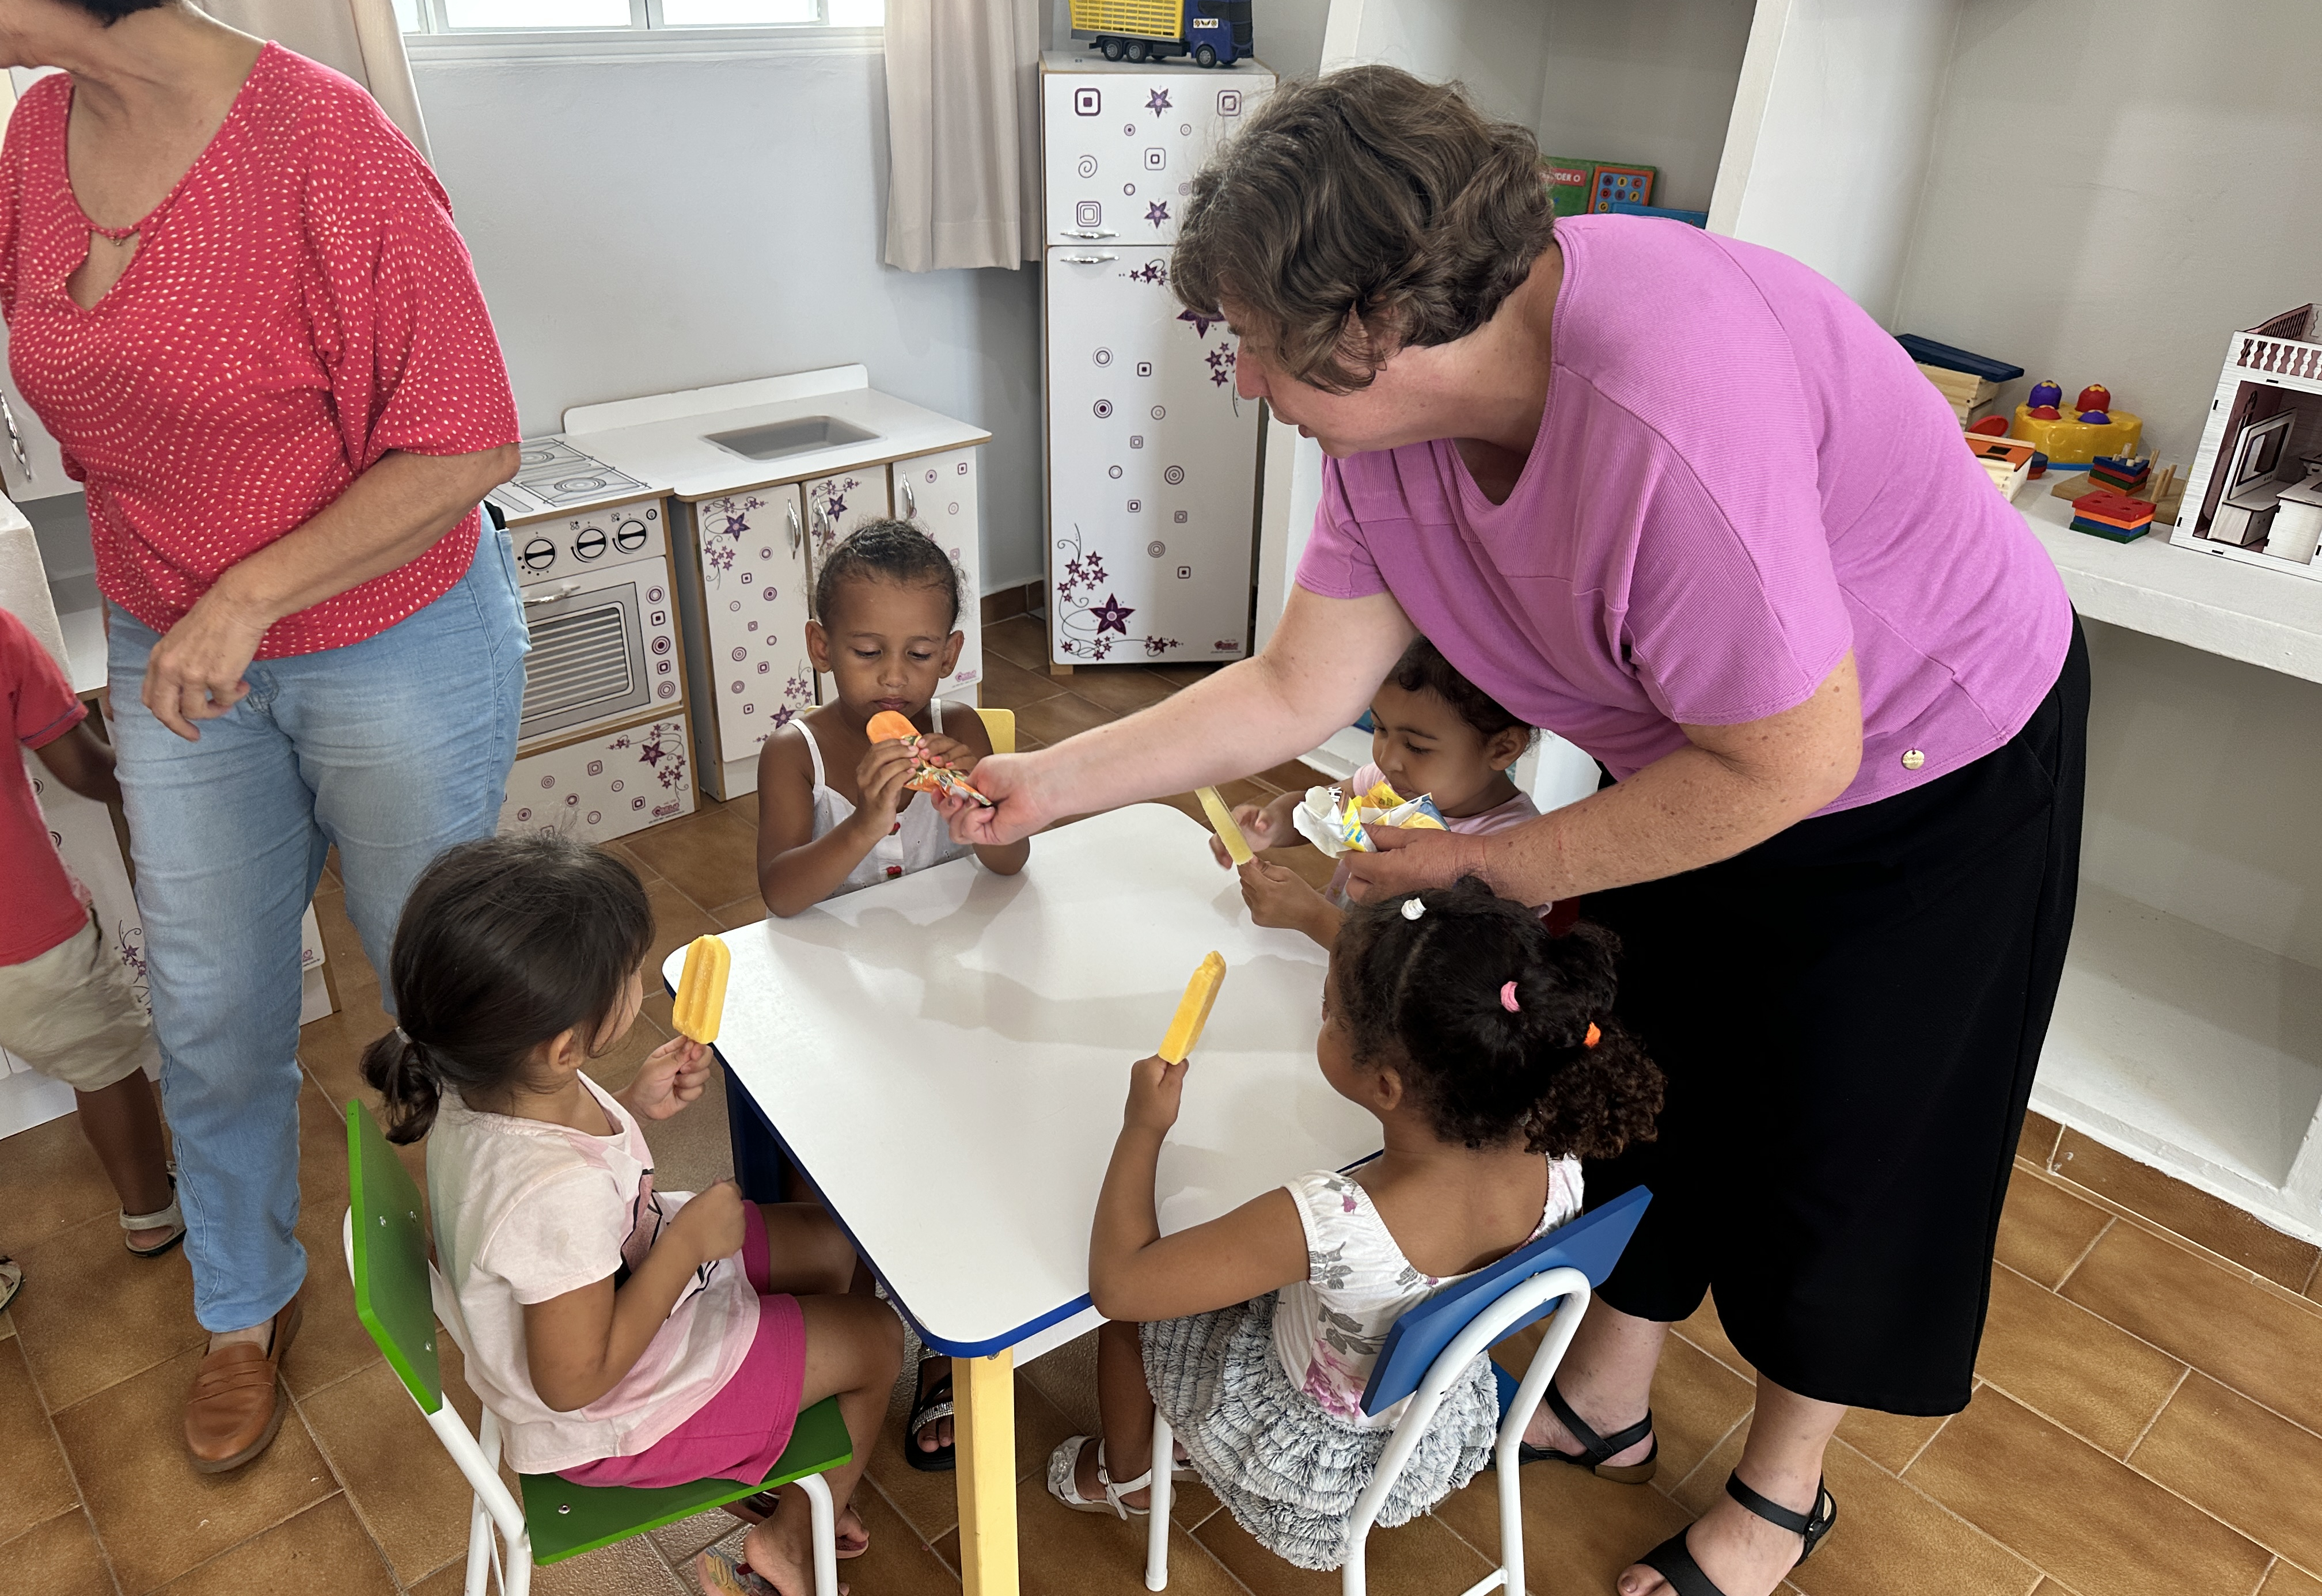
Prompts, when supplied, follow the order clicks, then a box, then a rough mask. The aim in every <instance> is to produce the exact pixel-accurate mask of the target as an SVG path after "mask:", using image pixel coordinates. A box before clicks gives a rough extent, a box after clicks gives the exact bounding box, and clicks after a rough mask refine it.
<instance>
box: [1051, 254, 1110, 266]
mask: <svg viewBox="0 0 2322 1596" xmlns="http://www.w3.org/2000/svg"><path fill="white" fill-rule="evenodd" d="M1056 259H1057V260H1063V261H1065V262H1067V263H1068V264H1071V265H1074V266H1102V265H1103V264H1104V263H1105V262H1106V261H1108V260H1120V256H1118V255H1059V256H1057V257H1056Z"/></svg>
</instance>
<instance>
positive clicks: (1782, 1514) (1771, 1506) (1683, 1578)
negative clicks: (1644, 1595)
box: [1637, 1471, 1838, 1596]
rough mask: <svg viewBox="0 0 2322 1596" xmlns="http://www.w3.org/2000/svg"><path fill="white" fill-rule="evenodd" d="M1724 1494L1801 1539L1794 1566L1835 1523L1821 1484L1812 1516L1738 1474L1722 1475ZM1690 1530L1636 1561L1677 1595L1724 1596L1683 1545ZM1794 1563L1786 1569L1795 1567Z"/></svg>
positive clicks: (1826, 1488) (1835, 1513)
mask: <svg viewBox="0 0 2322 1596" xmlns="http://www.w3.org/2000/svg"><path fill="white" fill-rule="evenodd" d="M1725 1494H1726V1495H1728V1496H1730V1497H1732V1499H1733V1500H1735V1501H1738V1502H1740V1503H1741V1504H1742V1506H1743V1507H1744V1508H1746V1509H1749V1510H1750V1511H1751V1512H1752V1513H1755V1514H1757V1515H1758V1517H1760V1518H1763V1519H1764V1520H1765V1521H1766V1522H1767V1523H1769V1524H1770V1525H1772V1526H1773V1527H1774V1528H1777V1529H1787V1530H1788V1531H1789V1532H1790V1533H1791V1534H1792V1535H1795V1536H1797V1537H1801V1538H1802V1539H1804V1540H1805V1548H1804V1549H1803V1550H1802V1551H1800V1552H1799V1553H1798V1563H1804V1562H1805V1560H1806V1559H1807V1558H1809V1557H1811V1556H1813V1555H1814V1549H1815V1547H1816V1546H1820V1545H1822V1537H1824V1536H1826V1535H1828V1534H1829V1533H1830V1527H1831V1526H1832V1525H1833V1524H1835V1523H1837V1522H1838V1501H1837V1500H1836V1499H1835V1498H1833V1496H1832V1495H1831V1493H1830V1487H1829V1486H1828V1485H1827V1484H1824V1483H1821V1482H1817V1483H1816V1484H1815V1505H1814V1511H1813V1512H1812V1513H1794V1512H1792V1511H1790V1509H1787V1508H1786V1507H1784V1506H1783V1505H1782V1504H1781V1503H1779V1502H1778V1501H1774V1500H1769V1499H1768V1498H1766V1497H1763V1496H1760V1495H1759V1494H1758V1493H1757V1492H1756V1491H1752V1490H1751V1489H1750V1488H1749V1487H1748V1486H1747V1485H1744V1484H1743V1483H1742V1475H1741V1473H1739V1472H1738V1471H1737V1472H1736V1473H1731V1474H1728V1475H1726V1476H1725ZM1692 1528H1693V1526H1692V1525H1690V1524H1688V1525H1687V1526H1686V1527H1685V1528H1683V1529H1680V1530H1678V1532H1677V1533H1676V1534H1675V1535H1673V1536H1671V1537H1668V1539H1667V1540H1665V1541H1663V1542H1662V1543H1661V1544H1660V1545H1659V1546H1655V1547H1654V1548H1653V1549H1652V1550H1651V1551H1650V1552H1647V1553H1646V1554H1645V1555H1643V1556H1641V1557H1640V1558H1638V1559H1637V1561H1638V1562H1639V1563H1641V1564H1643V1565H1644V1566H1645V1567H1647V1568H1650V1569H1651V1570H1652V1571H1653V1572H1654V1573H1657V1574H1659V1575H1660V1576H1661V1578H1663V1579H1665V1580H1667V1581H1668V1582H1669V1586H1670V1588H1671V1589H1673V1590H1674V1591H1677V1596H1725V1592H1724V1591H1721V1590H1719V1589H1718V1588H1717V1586H1716V1584H1715V1583H1714V1582H1713V1581H1712V1580H1711V1579H1710V1577H1709V1576H1708V1575H1707V1574H1705V1573H1702V1572H1701V1564H1698V1563H1696V1562H1695V1561H1694V1560H1693V1551H1692V1549H1691V1548H1690V1547H1688V1546H1687V1545H1686V1544H1685V1537H1686V1536H1687V1534H1688V1533H1690V1532H1691V1530H1692ZM1798 1563H1793V1564H1790V1566H1791V1567H1792V1568H1796V1566H1797V1565H1798ZM1786 1577H1787V1576H1786Z"/></svg>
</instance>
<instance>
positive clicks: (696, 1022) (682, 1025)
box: [672, 936, 734, 1045]
mask: <svg viewBox="0 0 2322 1596" xmlns="http://www.w3.org/2000/svg"><path fill="white" fill-rule="evenodd" d="M733 968H734V953H733V950H731V949H730V948H728V947H727V945H726V944H725V943H724V942H723V941H722V940H721V939H719V938H718V937H715V936H697V937H695V938H694V939H693V941H692V942H691V944H689V945H688V946H687V948H686V950H685V972H684V973H683V974H682V975H680V976H679V977H678V978H677V1002H676V1004H675V1005H674V1006H673V1009H672V1017H673V1018H674V1019H675V1020H676V1022H677V1029H678V1034H679V1035H683V1036H690V1037H691V1038H692V1039H693V1040H694V1041H696V1042H699V1043H702V1044H705V1045H706V1044H709V1043H712V1042H715V1041H717V1040H718V1020H719V1019H721V1018H723V1017H724V1016H725V1013H726V977H727V972H728V971H731V970H732V969H733Z"/></svg>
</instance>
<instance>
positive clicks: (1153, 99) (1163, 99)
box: [1145, 88, 1169, 116]
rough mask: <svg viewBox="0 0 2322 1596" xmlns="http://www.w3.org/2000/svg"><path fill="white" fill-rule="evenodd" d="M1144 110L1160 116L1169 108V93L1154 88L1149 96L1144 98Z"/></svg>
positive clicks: (1163, 89)
mask: <svg viewBox="0 0 2322 1596" xmlns="http://www.w3.org/2000/svg"><path fill="white" fill-rule="evenodd" d="M1145 108H1146V109H1147V111H1150V112H1152V113H1153V114H1154V115H1156V116H1158V115H1160V114H1161V113H1163V112H1164V111H1166V110H1167V109H1168V108H1169V91H1168V90H1167V89H1166V88H1156V89H1155V90H1154V91H1153V92H1152V93H1151V94H1149V95H1147V96H1145Z"/></svg>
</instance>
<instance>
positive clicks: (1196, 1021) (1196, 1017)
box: [1159, 950, 1226, 1064]
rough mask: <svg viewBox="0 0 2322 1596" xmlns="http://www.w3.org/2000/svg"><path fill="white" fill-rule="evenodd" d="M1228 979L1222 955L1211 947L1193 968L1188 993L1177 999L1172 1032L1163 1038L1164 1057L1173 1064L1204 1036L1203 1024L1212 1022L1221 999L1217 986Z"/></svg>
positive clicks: (1172, 1020)
mask: <svg viewBox="0 0 2322 1596" xmlns="http://www.w3.org/2000/svg"><path fill="white" fill-rule="evenodd" d="M1225 979H1226V962H1225V958H1224V956H1223V955H1222V954H1220V953H1217V952H1216V951H1215V950H1212V951H1211V953H1210V954H1209V955H1208V956H1207V957H1206V958H1204V959H1203V960H1202V962H1201V963H1200V964H1199V965H1197V966H1195V968H1194V970H1193V980H1189V981H1187V982H1186V983H1185V995H1184V997H1182V998H1180V999H1177V1012H1176V1014H1175V1016H1174V1017H1172V1018H1171V1019H1170V1021H1169V1034H1168V1035H1166V1036H1164V1037H1162V1038H1161V1046H1160V1049H1159V1052H1160V1054H1161V1056H1162V1057H1163V1058H1164V1059H1166V1060H1167V1061H1168V1062H1170V1063H1173V1064H1177V1063H1183V1062H1184V1060H1185V1055H1186V1054H1187V1053H1191V1052H1193V1044H1195V1043H1197V1042H1199V1041H1200V1040H1201V1039H1202V1026H1205V1025H1207V1024H1209V1023H1210V1009H1211V1006H1212V1005H1214V1004H1215V1003H1216V1002H1217V1000H1218V988H1219V987H1220V985H1221V984H1223V982H1224V980H1225Z"/></svg>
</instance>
